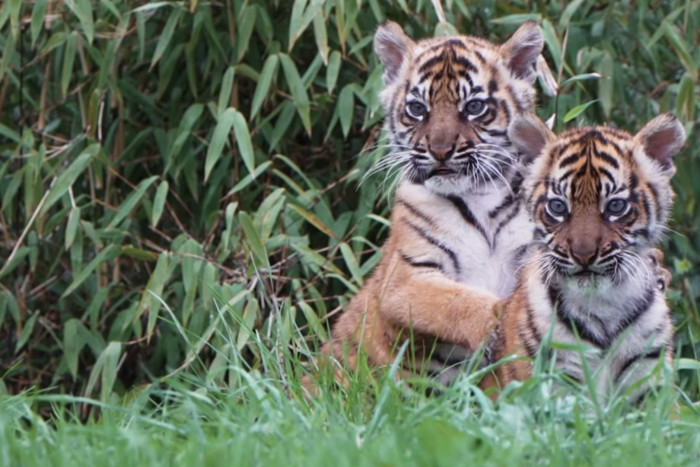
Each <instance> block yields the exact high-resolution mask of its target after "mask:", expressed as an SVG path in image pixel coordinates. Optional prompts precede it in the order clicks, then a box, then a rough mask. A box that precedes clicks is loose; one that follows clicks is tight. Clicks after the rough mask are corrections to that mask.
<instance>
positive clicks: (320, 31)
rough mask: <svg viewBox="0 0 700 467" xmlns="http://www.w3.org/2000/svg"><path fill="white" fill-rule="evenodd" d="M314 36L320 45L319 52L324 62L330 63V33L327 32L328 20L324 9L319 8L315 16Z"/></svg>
mask: <svg viewBox="0 0 700 467" xmlns="http://www.w3.org/2000/svg"><path fill="white" fill-rule="evenodd" d="M313 23H314V37H315V39H316V46H317V47H318V52H319V53H320V54H321V58H323V64H324V65H328V52H329V51H330V48H329V47H328V33H327V32H326V21H325V18H324V16H323V10H322V9H319V10H318V12H317V13H316V16H314V19H313Z"/></svg>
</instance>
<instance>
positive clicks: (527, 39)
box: [500, 21, 544, 83]
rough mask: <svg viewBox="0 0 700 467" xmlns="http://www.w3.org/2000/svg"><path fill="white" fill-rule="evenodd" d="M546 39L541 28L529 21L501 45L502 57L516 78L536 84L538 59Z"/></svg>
mask: <svg viewBox="0 0 700 467" xmlns="http://www.w3.org/2000/svg"><path fill="white" fill-rule="evenodd" d="M543 47H544V39H543V38H542V32H541V31H540V28H539V26H537V23H535V22H534V21H527V22H525V23H523V25H522V26H520V27H519V28H518V30H517V31H515V33H514V34H513V35H512V36H511V37H510V39H508V40H507V41H506V42H505V43H504V44H503V45H501V49H500V50H501V56H502V57H503V59H504V60H505V62H506V64H507V65H508V68H510V71H511V72H512V73H513V75H515V77H516V78H520V79H524V80H526V81H528V82H530V83H534V82H535V78H536V77H537V73H536V71H535V65H536V63H537V57H539V55H540V54H541V53H542V48H543Z"/></svg>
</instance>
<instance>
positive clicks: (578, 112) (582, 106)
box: [564, 99, 597, 123]
mask: <svg viewBox="0 0 700 467" xmlns="http://www.w3.org/2000/svg"><path fill="white" fill-rule="evenodd" d="M594 102H597V99H596V100H593V101H588V102H586V103H584V104H580V105H577V106H576V107H574V108H573V109H571V110H569V111H568V112H566V115H564V123H566V122H569V121H571V120H573V119H574V118H576V117H578V116H579V115H581V114H582V113H583V111H584V110H586V109H587V108H588V107H589V106H590V105H591V104H593V103H594Z"/></svg>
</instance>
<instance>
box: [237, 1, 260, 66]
mask: <svg viewBox="0 0 700 467" xmlns="http://www.w3.org/2000/svg"><path fill="white" fill-rule="evenodd" d="M256 12H257V8H254V7H253V6H250V5H248V6H246V7H245V8H244V9H243V14H242V15H241V17H240V21H239V25H240V29H239V30H238V34H236V56H237V57H238V60H237V61H238V62H240V61H241V60H243V57H244V55H245V53H246V51H247V50H248V44H249V42H250V37H251V36H252V35H253V28H254V27H255V15H256Z"/></svg>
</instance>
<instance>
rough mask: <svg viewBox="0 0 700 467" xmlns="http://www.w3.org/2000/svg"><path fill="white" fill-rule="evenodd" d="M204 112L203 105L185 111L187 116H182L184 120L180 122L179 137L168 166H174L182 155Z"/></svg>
mask: <svg viewBox="0 0 700 467" xmlns="http://www.w3.org/2000/svg"><path fill="white" fill-rule="evenodd" d="M203 110H204V106H203V105H202V104H192V105H191V106H189V107H188V108H187V110H186V111H185V114H184V115H183V116H182V120H180V125H179V127H178V130H177V137H176V138H175V141H174V142H173V145H172V147H171V149H170V156H169V160H168V165H170V164H172V163H173V162H174V159H175V158H176V157H177V156H178V155H179V154H180V151H182V147H183V146H184V144H185V141H187V139H188V138H189V137H190V135H191V134H192V128H193V127H194V125H195V124H196V123H197V120H199V117H200V116H201V115H202V111H203Z"/></svg>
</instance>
